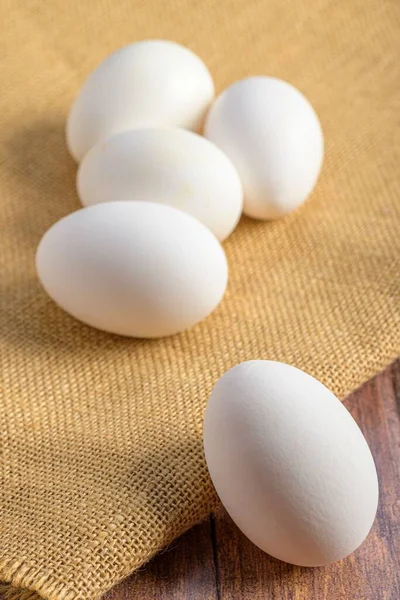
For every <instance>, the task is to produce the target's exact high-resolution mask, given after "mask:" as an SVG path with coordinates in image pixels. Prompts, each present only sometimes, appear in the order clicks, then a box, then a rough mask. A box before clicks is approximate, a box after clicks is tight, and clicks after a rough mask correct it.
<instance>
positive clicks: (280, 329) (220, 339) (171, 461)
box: [0, 0, 400, 600]
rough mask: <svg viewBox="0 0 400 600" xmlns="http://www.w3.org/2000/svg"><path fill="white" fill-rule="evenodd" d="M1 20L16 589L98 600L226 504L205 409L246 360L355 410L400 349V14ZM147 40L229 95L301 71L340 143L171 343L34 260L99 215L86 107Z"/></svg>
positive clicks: (4, 558) (5, 535)
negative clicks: (88, 209) (105, 78)
mask: <svg viewBox="0 0 400 600" xmlns="http://www.w3.org/2000/svg"><path fill="white" fill-rule="evenodd" d="M0 15H1V24H0V45H1V48H0V53H1V54H0V56H1V59H0V60H1V65H0V69H1V71H0V82H1V88H0V261H1V277H0V336H1V342H0V354H1V362H0V369H1V386H0V393H1V400H0V423H1V427H0V436H1V450H0V452H1V462H0V466H1V470H0V472H1V481H0V579H1V580H4V581H5V582H7V583H8V585H7V586H6V587H5V588H4V589H5V594H6V596H7V597H9V598H16V599H18V598H19V599H21V598H32V599H35V598H37V597H38V596H37V594H40V595H41V596H42V597H43V598H47V599H49V600H95V599H96V598H98V597H99V596H100V595H101V594H102V593H103V592H104V591H105V590H107V589H108V588H109V587H110V586H112V585H113V584H114V583H115V582H117V581H118V580H119V579H121V578H123V577H124V576H126V575H127V574H128V573H130V572H131V571H133V570H134V569H135V568H137V567H138V566H139V565H141V564H143V563H144V562H145V561H147V560H148V559H149V558H150V557H151V556H152V555H153V554H154V553H155V552H157V550H159V549H160V548H162V547H163V546H165V545H167V544H168V543H170V542H171V541H172V540H173V539H174V538H175V537H176V536H178V535H180V534H181V533H183V532H184V531H185V530H186V529H187V528H189V527H190V526H191V525H193V524H194V523H196V522H198V521H199V520H201V519H202V518H204V517H205V516H206V515H207V514H208V513H209V511H211V510H212V508H213V506H214V505H215V502H216V497H215V494H214V492H213V489H212V486H211V483H210V480H209V478H208V475H207V471H206V467H205V463H204V459H203V453H202V442H201V433H202V415H203V410H204V407H205V404H206V401H207V397H208V394H209V392H210V391H211V389H212V387H213V385H214V383H215V382H216V380H217V379H218V377H219V376H220V375H221V374H222V373H223V372H224V371H225V370H226V369H228V368H229V367H231V366H233V365H235V364H237V363H238V362H240V361H243V360H247V359H254V358H269V359H277V360H281V361H285V362H288V363H291V364H294V365H296V366H298V367H300V368H302V369H304V370H306V371H308V372H309V373H311V374H312V375H314V376H316V377H317V378H319V379H320V380H322V381H323V382H324V383H325V384H326V385H328V386H329V387H330V388H331V389H332V390H333V391H334V392H335V393H336V394H338V395H339V396H341V397H343V396H344V395H345V394H347V393H348V392H349V391H351V390H352V389H353V388H355V387H356V386H358V385H359V384H360V383H361V382H363V381H364V380H366V379H368V378H369V377H371V376H372V375H373V374H374V373H376V372H377V371H378V370H380V369H382V368H383V367H384V366H385V365H386V364H387V363H389V362H390V361H391V360H392V359H393V358H394V357H395V356H396V355H397V354H398V353H399V350H400V343H399V331H400V296H399V257H400V231H399V222H400V221H399V217H400V198H399V196H400V172H399V165H400V135H399V134H400V122H399V120H400V87H399V82H400V60H399V54H400V46H399V40H400V4H399V3H398V2H397V0H393V1H391V0H347V1H343V0H307V2H306V1H304V2H303V1H302V2H297V1H295V0H291V1H290V2H289V1H285V0H269V1H268V2H267V1H264V0H252V1H245V0H224V1H222V0H204V1H202V2H199V1H197V0H189V1H188V0H171V2H160V1H159V0H147V1H144V0H118V1H116V0H101V1H100V2H99V1H97V0H96V1H95V0H87V1H85V2H81V1H78V0H71V1H70V2H66V1H65V0H52V2H42V1H41V0H10V1H8V0H1V1H0ZM143 38H163V39H165V38H166V39H173V40H176V41H178V42H181V43H183V44H186V45H188V46H189V47H191V48H192V49H193V50H194V51H195V52H198V53H199V54H200V55H201V56H202V57H203V58H204V60H205V61H206V63H207V64H208V66H209V68H210V70H211V72H212V73H213V75H214V77H215V81H216V85H217V89H218V90H221V89H223V88H224V87H225V86H226V85H228V84H229V83H231V82H233V81H234V80H236V79H239V78H241V77H243V76H246V75H249V74H270V75H274V76H278V77H281V78H284V79H287V80H289V81H290V82H292V83H293V84H294V85H296V86H297V87H299V88H300V89H301V90H302V91H303V92H304V93H305V94H306V96H307V97H308V98H309V99H310V100H311V102H312V103H313V104H314V106H315V107H316V109H317V111H318V113H319V115H320V117H321V121H322V124H323V128H324V131H325V136H326V160H325V165H324V169H323V173H322V176H321V179H320V182H319V185H318V187H317V189H316V191H315V192H314V193H313V195H312V197H311V198H310V200H309V201H308V202H307V203H306V204H305V206H304V207H303V208H302V209H300V210H299V211H297V212H296V213H295V214H294V215H292V216H290V217H288V218H285V219H283V220H280V221H277V222H273V223H261V222H256V221H251V220H248V219H243V220H242V222H241V224H240V225H239V227H238V229H237V230H236V232H235V233H234V234H233V235H232V236H231V237H230V238H229V240H228V241H227V242H226V243H225V248H226V252H227V255H228V260H229V263H230V282H229V288H228V291H227V294H226V297H225V299H224V301H223V302H222V304H221V305H220V307H219V308H218V309H217V310H216V312H215V313H214V314H213V315H212V316H211V317H210V318H208V319H207V320H206V321H205V322H203V323H201V324H199V325H197V326H196V327H194V328H193V329H192V330H190V331H187V332H185V333H183V334H181V335H177V336H175V337H171V338H169V339H163V340H156V341H138V340H133V339H124V338H120V337H117V336H112V335H107V334H104V333H100V332H98V331H95V330H94V329H91V328H89V327H86V326H84V325H82V324H80V323H78V322H77V321H75V320H73V319H72V318H70V317H69V316H68V315H67V314H64V313H63V312H62V311H61V310H60V309H58V308H57V307H56V306H55V305H54V304H53V303H52V302H51V301H50V300H49V299H48V298H47V297H46V295H45V293H44V292H43V291H42V289H41V287H40V285H39V283H38V281H37V278H36V275H35V268H34V254H35V248H36V246H37V244H38V242H39V239H40V237H41V236H42V234H43V233H44V232H45V231H46V229H47V228H48V227H49V226H50V225H51V224H52V223H54V222H55V221H56V220H57V219H59V218H60V217H62V216H63V215H65V214H67V213H69V212H70V211H72V210H75V209H77V208H78V207H79V204H78V200H77V195H76V191H75V175H76V166H75V165H74V163H73V161H72V159H71V158H70V157H69V156H68V154H67V151H66V147H65V141H64V124H65V119H66V115H67V112H68V109H69V106H70V104H71V102H72V100H73V97H74V95H75V94H76V93H77V91H78V89H79V86H80V85H81V84H82V82H83V81H84V79H85V77H86V76H87V74H88V73H89V72H90V70H91V69H92V68H94V66H95V65H97V64H98V62H100V60H102V59H103V58H104V57H105V56H106V55H107V54H108V53H110V52H111V51H113V50H114V49H116V48H117V47H120V46H121V45H124V44H126V43H130V42H133V41H135V40H138V39H143ZM24 590H25V591H24ZM27 590H28V591H27ZM29 590H30V591H33V592H35V593H33V594H31V593H30V592H29Z"/></svg>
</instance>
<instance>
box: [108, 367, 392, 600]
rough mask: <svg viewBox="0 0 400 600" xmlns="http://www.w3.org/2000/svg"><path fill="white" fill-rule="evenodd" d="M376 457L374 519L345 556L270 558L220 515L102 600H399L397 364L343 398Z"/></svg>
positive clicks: (191, 533) (198, 527)
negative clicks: (300, 562)
mask: <svg viewBox="0 0 400 600" xmlns="http://www.w3.org/2000/svg"><path fill="white" fill-rule="evenodd" d="M345 404H346V406H347V408H348V409H349V410H350V412H351V413H352V415H353V416H354V418H355V419H356V421H357V422H358V423H359V425H360V427H361V429H362V431H363V432H364V435H365V437H366V438H367V441H368V443H369V445H370V447H371V450H372V453H373V455H374V457H375V461H376V465H377V469H378V475H379V480H380V502H379V509H378V514H377V518H376V520H375V524H374V526H373V528H372V531H371V533H370V535H369V536H368V538H367V540H366V541H365V542H364V544H363V545H362V546H361V547H360V548H359V549H358V550H357V551H356V552H355V553H354V554H353V555H351V556H350V557H348V558H346V559H345V560H342V561H340V562H339V563H336V564H334V565H331V566H329V567H324V568H318V569H306V568H300V567H293V566H291V565H288V564H285V563H283V562H280V561H278V560H275V559H273V558H271V557H269V556H267V555H266V554H264V553H263V552H261V551H260V550H259V549H258V548H256V547H255V546H254V545H253V544H251V542H249V541H248V540H247V539H246V538H245V537H244V536H243V535H242V534H241V533H240V531H238V529H237V528H236V527H235V525H234V524H233V523H232V521H231V520H230V519H229V517H228V516H227V515H226V513H224V512H223V510H222V509H221V510H220V512H218V514H216V515H213V516H211V517H210V519H209V520H207V521H206V522H205V523H202V524H201V525H199V526H197V527H194V528H193V529H192V530H191V531H189V532H188V533H187V534H186V535H184V536H183V537H182V538H180V540H178V541H177V542H176V544H175V545H174V547H172V548H169V549H168V550H166V551H164V553H162V554H160V555H158V556H157V557H156V558H155V559H154V560H153V561H151V562H150V563H149V564H148V565H147V566H146V567H145V568H143V569H142V570H140V571H139V572H137V573H135V574H133V575H132V576H131V577H130V578H128V579H126V580H125V581H124V582H122V583H121V584H119V585H118V586H116V587H115V588H114V589H113V590H111V591H110V592H109V593H108V594H107V595H106V597H105V600H139V599H140V600H194V599H196V600H200V599H201V600H250V599H251V600H261V599H263V600H267V599H268V600H269V599H271V600H325V599H329V600H400V477H399V475H400V417H399V405H400V360H399V361H397V362H396V363H395V364H394V365H392V366H391V367H388V368H387V369H386V370H385V371H384V372H383V373H381V374H380V375H378V376H377V377H375V378H374V379H373V380H371V381H370V382H368V383H367V384H365V385H364V386H363V387H362V388H360V389H359V390H358V391H356V392H354V394H352V395H351V396H350V397H349V398H347V399H346V401H345Z"/></svg>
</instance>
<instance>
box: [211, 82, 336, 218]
mask: <svg viewBox="0 0 400 600" xmlns="http://www.w3.org/2000/svg"><path fill="white" fill-rule="evenodd" d="M205 135H206V137H207V138H208V139H210V140H211V141H213V142H214V143H215V144H217V146H219V147H220V148H221V149H222V150H223V151H224V152H225V153H226V154H227V156H229V158H230V159H231V160H232V162H233V164H234V165H235V166H236V168H237V170H238V173H239V176H240V178H241V180H242V184H243V188H244V213H245V214H246V215H248V216H249V217H253V218H255V219H276V218H278V217H281V216H283V215H285V214H287V213H290V212H291V211H293V210H295V209H296V208H297V207H298V206H300V205H301V204H302V203H303V202H304V201H305V200H306V198H307V197H308V196H309V194H310V193H311V192H312V190H313V188H314V186H315V184H316V182H317V179H318V176H319V173H320V170H321V166H322V160H323V154H324V142H323V135H322V130H321V126H320V123H319V120H318V117H317V115H316V113H315V111H314V109H313V107H312V106H311V104H310V103H309V101H308V100H307V99H306V98H305V97H304V96H303V95H302V94H301V93H300V92H299V91H298V90H297V89H296V88H294V87H293V86H292V85H290V84H289V83H286V82H285V81H281V80H280V79H275V78H273V77H249V78H248V79H243V80H241V81H238V82H237V83H234V84H233V85H231V86H230V87H229V88H228V89H227V90H225V91H224V92H223V93H222V94H221V95H220V96H218V98H217V99H216V101H215V103H214V104H213V106H212V107H211V110H210V112H209V115H208V117H207V120H206V124H205Z"/></svg>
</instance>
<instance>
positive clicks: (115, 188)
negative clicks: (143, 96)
mask: <svg viewBox="0 0 400 600" xmlns="http://www.w3.org/2000/svg"><path fill="white" fill-rule="evenodd" d="M77 187H78V194H79V196H80V199H81V201H82V204H84V205H91V204H96V203H100V202H110V201H118V200H141V201H146V202H160V203H163V204H169V205H171V206H175V208H179V209H181V210H184V211H185V212H188V213H189V214H191V215H192V216H194V217H196V218H197V219H198V220H199V221H201V222H202V223H204V225H206V226H207V227H208V228H209V229H211V231H213V233H214V234H215V235H216V236H217V238H218V239H219V240H224V239H225V238H226V237H227V236H228V235H229V234H230V233H231V232H232V231H233V229H234V228H235V227H236V225H237V222H238V220H239V218H240V215H241V212H242V206H243V190H242V185H241V183H240V179H239V176H238V174H237V172H236V169H235V167H234V166H233V165H232V163H231V162H230V160H229V159H228V158H227V157H226V156H225V154H224V153H223V152H222V151H221V150H220V149H219V148H217V146H215V145H214V144H212V143H211V142H209V141H208V140H206V139H205V138H203V137H201V136H199V135H197V134H195V133H192V132H190V131H185V130H184V129H158V128H151V129H136V130H129V131H125V132H123V133H119V134H116V135H114V136H112V137H110V138H108V139H107V140H105V141H104V142H100V143H99V144H97V145H96V146H94V147H93V148H92V149H91V150H90V151H89V152H88V153H87V154H86V156H85V158H84V159H83V160H82V162H81V164H80V167H79V170H78V177H77Z"/></svg>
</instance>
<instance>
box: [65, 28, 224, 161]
mask: <svg viewBox="0 0 400 600" xmlns="http://www.w3.org/2000/svg"><path fill="white" fill-rule="evenodd" d="M213 97H214V84H213V80H212V78H211V75H210V73H209V71H208V69H207V67H206V66H205V64H204V63H203V61H202V60H201V59H200V58H199V57H198V56H197V55H196V54H194V53H193V52H192V51H191V50H189V49H188V48H185V47H184V46H181V45H180V44H176V43H174V42H169V41H162V40H146V41H142V42H137V43H136V44H131V45H130V46H126V47H124V48H121V49H120V50H117V51H116V52H114V53H113V54H111V56H109V57H108V58H106V59H105V60H104V61H103V62H102V63H101V64H100V65H99V66H98V67H97V69H95V70H94V71H93V72H92V73H91V75H90V76H89V77H88V79H87V80H86V81H85V83H84V84H83V86H82V88H81V91H80V92H79V94H78V96H77V98H76V100H75V102H74V104H73V106H72V109H71V112H70V114H69V117H68V122H67V144H68V148H69V150H70V152H71V154H72V156H73V157H74V158H75V159H76V160H77V161H80V160H81V159H82V158H83V156H84V155H85V154H86V152H87V151H88V150H90V148H91V147H92V146H94V144H96V143H97V142H99V141H101V140H104V139H106V138H107V137H109V136H110V135H112V134H113V133H117V132H119V131H125V130H126V129H133V128H136V127H151V126H171V127H183V128H186V129H192V130H194V131H196V130H198V129H199V128H200V127H201V125H202V123H203V119H204V116H205V113H206V111H207V109H208V107H209V105H210V103H211V101H212V99H213Z"/></svg>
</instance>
